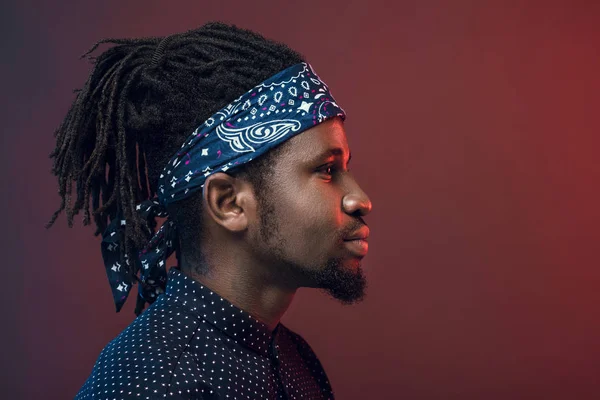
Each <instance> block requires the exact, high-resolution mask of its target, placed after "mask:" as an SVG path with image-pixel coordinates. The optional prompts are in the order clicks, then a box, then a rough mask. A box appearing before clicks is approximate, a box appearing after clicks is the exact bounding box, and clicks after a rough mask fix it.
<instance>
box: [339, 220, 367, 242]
mask: <svg viewBox="0 0 600 400" xmlns="http://www.w3.org/2000/svg"><path fill="white" fill-rule="evenodd" d="M368 226H369V225H367V223H366V222H365V220H364V219H363V218H362V217H358V218H356V219H355V220H354V221H353V222H352V224H351V225H348V226H347V227H345V228H344V229H343V230H341V231H340V232H338V235H337V236H338V240H341V241H343V240H344V238H346V237H348V236H349V235H351V234H352V233H353V232H356V231H358V230H359V229H361V228H364V227H368Z"/></svg>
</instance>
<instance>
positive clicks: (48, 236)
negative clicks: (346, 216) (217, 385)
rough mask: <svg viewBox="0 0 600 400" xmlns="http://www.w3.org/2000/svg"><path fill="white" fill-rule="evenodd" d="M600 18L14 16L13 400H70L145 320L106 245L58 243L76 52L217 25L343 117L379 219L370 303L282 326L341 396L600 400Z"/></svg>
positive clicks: (10, 27) (5, 142) (567, 10)
mask: <svg viewBox="0 0 600 400" xmlns="http://www.w3.org/2000/svg"><path fill="white" fill-rule="evenodd" d="M598 4H599V3H598V2H595V1H564V2H560V3H559V2H553V1H544V2H541V1H540V2H531V1H520V2H512V1H481V2H478V1H452V2H450V1H448V2H443V1H422V0H410V1H401V2H396V3H392V2H383V1H379V2H377V1H371V2H366V1H364V0H362V1H348V0H346V1H344V0H332V1H303V2H271V1H270V2H267V1H251V2H248V1H180V2H164V1H148V0H145V1H141V0H136V1H115V0H110V1H103V2H99V1H96V2H91V1H87V2H81V1H58V2H51V1H36V2H34V1H31V0H25V1H20V2H9V4H3V5H2V8H3V10H2V12H1V14H2V16H1V18H2V24H1V26H2V35H0V36H1V37H2V42H3V44H2V58H1V59H2V61H1V64H0V65H1V68H2V71H1V72H2V73H1V75H0V76H2V82H3V83H2V107H1V110H2V111H1V112H2V116H3V117H2V136H1V138H2V139H1V140H2V143H1V155H2V157H1V159H0V162H1V169H0V176H1V183H2V195H1V196H0V202H1V204H0V206H1V209H2V210H4V213H3V215H2V221H3V225H2V240H1V241H0V243H1V246H2V255H3V260H2V262H3V264H4V267H3V271H4V272H3V273H4V280H3V291H2V300H3V301H2V304H3V306H4V307H3V310H2V316H3V317H2V321H3V328H2V343H3V345H4V347H5V349H4V350H3V355H2V361H3V371H2V393H3V395H2V396H1V397H2V398H6V399H17V398H23V399H34V398H35V399H67V398H72V397H73V396H74V394H75V393H76V391H77V390H78V388H79V387H80V385H81V384H82V383H83V382H84V380H85V379H86V377H87V376H88V374H89V372H90V370H91V368H92V365H93V363H94V361H95V359H96V357H97V356H98V353H99V351H100V350H101V349H102V347H103V346H104V345H105V344H107V343H108V341H109V340H111V339H112V338H114V337H115V336H116V335H117V333H118V332H120V331H121V330H122V329H123V328H124V327H125V326H126V325H127V324H128V323H129V322H130V321H131V320H132V318H133V313H132V304H129V307H127V309H126V310H124V312H122V313H120V314H118V315H117V314H115V313H114V310H113V305H112V304H111V297H110V293H109V289H108V285H107V282H106V277H105V273H104V270H103V266H102V263H101V257H100V252H99V243H98V238H94V237H93V236H92V229H91V228H82V227H81V226H80V225H81V222H80V219H77V227H75V228H74V229H70V230H69V229H67V228H66V223H65V219H64V218H61V219H59V221H58V223H57V226H55V227H54V228H53V229H51V230H50V231H46V230H45V229H44V228H43V226H44V224H45V222H46V221H47V219H48V218H49V217H50V215H51V214H52V212H53V211H54V210H55V208H56V207H57V206H58V204H59V198H58V196H57V194H56V183H55V182H54V180H53V178H51V176H50V166H51V162H50V160H49V159H48V158H47V155H48V153H50V151H51V149H52V147H53V137H52V133H53V131H54V129H55V127H56V126H58V124H59V122H60V120H61V119H62V118H63V116H64V114H65V113H66V111H67V108H68V107H69V105H70V102H71V101H72V99H73V95H72V93H71V91H72V89H75V88H77V87H80V86H81V85H82V84H83V82H84V80H85V78H86V77H87V74H88V71H89V65H88V64H87V63H85V62H84V61H78V59H77V57H78V56H79V55H80V54H81V53H83V52H84V51H85V50H86V49H87V48H88V47H89V46H90V45H91V44H92V43H93V42H95V41H96V40H97V39H100V38H104V37H131V36H154V35H165V34H169V33H173V32H179V31H183V30H187V29H191V28H194V27H196V26H198V25H200V24H202V23H204V22H207V21H210V20H215V19H217V20H224V21H227V22H233V23H236V24H238V25H241V26H244V27H247V28H251V29H254V30H257V31H259V32H261V33H263V34H264V35H266V36H267V37H270V38H274V39H278V40H281V41H283V42H286V43H288V44H289V45H290V46H292V47H294V48H296V49H297V50H299V51H300V52H302V53H303V54H305V55H306V57H307V59H308V60H309V61H310V62H311V63H312V64H313V65H314V66H315V68H316V69H317V71H319V74H320V75H321V76H322V77H323V78H324V79H325V80H326V81H327V83H328V84H329V85H330V87H331V88H332V90H333V92H334V95H335V96H336V98H337V100H338V101H339V103H340V104H341V105H342V106H343V107H344V108H345V109H346V111H347V112H348V114H349V118H348V120H347V130H348V133H349V142H350V146H351V148H352V152H353V157H354V159H353V162H352V164H353V165H352V169H353V171H354V173H355V175H356V176H357V178H358V180H359V182H361V183H362V185H363V187H364V189H365V190H366V191H367V193H369V195H370V196H371V199H372V201H373V205H374V209H373V212H372V214H371V215H369V216H368V217H367V218H366V221H367V222H368V223H369V225H370V227H371V229H372V238H371V239H372V240H371V252H370V254H369V255H368V256H367V258H366V259H365V262H364V265H365V268H366V270H367V274H368V276H369V279H370V288H369V292H368V298H367V299H366V301H365V302H364V303H362V304H360V305H357V306H353V307H343V306H341V305H339V304H337V303H336V302H334V301H332V300H329V299H328V298H327V297H325V296H323V295H321V294H319V293H317V292H314V291H309V290H301V291H300V292H299V294H298V296H297V299H296V301H295V302H294V304H293V306H292V307H291V309H290V310H289V312H288V313H287V315H286V316H285V318H284V322H285V323H287V324H288V325H289V326H290V327H292V328H293V329H295V330H297V331H299V332H300V333H301V334H302V335H303V336H304V337H305V338H307V340H308V341H309V342H310V343H311V344H312V346H313V347H314V349H315V350H316V352H317V353H318V354H319V356H320V357H321V360H322V361H323V364H324V366H325V368H326V370H327V372H328V374H329V376H330V378H331V381H332V384H333V386H334V389H335V390H336V393H337V395H338V398H339V399H356V400H358V399H423V400H434V399H457V400H458V399H460V400H465V399H486V400H496V399H498V400H501V399H502V400H504V399H541V398H543V399H577V400H580V399H598V398H600V378H599V377H600V321H599V320H598V307H599V306H600V292H599V286H600V260H599V258H600V257H599V251H600V243H599V242H600V233H599V226H600V207H599V206H600V188H599V186H598V185H599V183H600V163H599V156H598V152H599V148H600V139H599V136H598V135H599V128H600V121H599V115H600V111H599V106H600V95H599V93H600V79H599V71H600V50H599V49H600V36H599V34H600V7H599V6H598ZM157 134H159V133H157Z"/></svg>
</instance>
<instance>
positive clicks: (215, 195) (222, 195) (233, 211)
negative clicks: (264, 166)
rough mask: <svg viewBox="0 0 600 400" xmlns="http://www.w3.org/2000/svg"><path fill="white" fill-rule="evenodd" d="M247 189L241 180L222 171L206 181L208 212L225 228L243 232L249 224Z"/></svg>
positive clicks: (204, 189)
mask: <svg viewBox="0 0 600 400" xmlns="http://www.w3.org/2000/svg"><path fill="white" fill-rule="evenodd" d="M246 190H247V189H246V188H245V185H244V183H243V182H241V180H239V179H236V178H235V177H233V176H231V175H227V174H225V173H222V172H217V173H215V174H213V175H211V176H209V177H208V178H207V179H206V181H205V182H204V188H203V197H204V204H205V205H206V207H205V208H206V210H205V211H206V213H207V214H208V215H209V216H210V217H211V218H212V219H213V220H214V221H215V222H216V223H217V224H219V225H221V226H222V227H223V228H225V229H227V230H229V231H232V232H241V231H244V230H246V228H247V226H248V215H247V213H246V209H245V206H246V200H247V199H246V196H247V193H245V191H246Z"/></svg>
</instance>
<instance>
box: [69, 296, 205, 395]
mask: <svg viewBox="0 0 600 400" xmlns="http://www.w3.org/2000/svg"><path fill="white" fill-rule="evenodd" d="M200 322H201V321H200V320H199V319H198V318H196V317H195V316H194V315H193V314H191V313H189V312H188V311H187V310H186V309H185V308H184V307H181V306H180V305H179V304H178V303H177V302H175V301H171V300H168V299H166V298H164V297H163V296H161V297H159V299H157V301H156V302H155V303H154V304H152V306H150V307H149V308H148V309H147V310H146V311H144V312H143V313H142V314H141V315H140V316H138V317H137V318H136V319H135V320H134V321H133V322H132V323H131V324H130V325H129V326H128V327H127V328H125V330H123V331H122V332H121V333H120V334H119V335H118V336H117V337H116V338H114V339H113V340H112V341H111V342H110V343H108V344H107V345H106V346H105V347H104V349H103V350H102V352H101V353H100V355H99V357H98V359H97V360H96V363H95V365H94V368H93V370H92V373H91V374H90V376H89V378H88V380H87V381H86V382H85V384H84V386H83V387H82V388H81V391H80V392H79V394H78V396H77V399H84V398H87V396H89V395H92V394H93V395H94V396H96V395H98V394H107V395H108V394H111V393H110V392H113V391H115V392H114V393H112V394H115V395H117V397H118V398H121V396H123V398H126V397H125V395H127V394H130V393H134V394H137V393H138V392H139V391H142V390H144V391H147V393H151V394H158V393H161V392H162V393H164V391H165V390H166V389H167V387H168V384H169V382H170V379H171V375H172V373H173V371H174V370H175V369H176V367H177V365H178V363H179V361H180V360H181V359H182V356H183V355H184V354H183V353H185V351H186V348H188V344H189V342H190V341H191V340H192V339H193V337H194V335H195V333H196V332H197V330H198V329H199V328H200V326H199V325H200ZM107 388H110V389H111V390H109V393H105V390H107ZM100 397H102V396H100Z"/></svg>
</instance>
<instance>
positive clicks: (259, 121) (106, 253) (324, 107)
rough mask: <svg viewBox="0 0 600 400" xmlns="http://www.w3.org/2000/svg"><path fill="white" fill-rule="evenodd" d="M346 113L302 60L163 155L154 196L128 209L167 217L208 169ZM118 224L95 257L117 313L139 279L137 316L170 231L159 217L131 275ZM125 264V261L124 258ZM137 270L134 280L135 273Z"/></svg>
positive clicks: (153, 293) (160, 285)
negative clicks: (99, 260)
mask: <svg viewBox="0 0 600 400" xmlns="http://www.w3.org/2000/svg"><path fill="white" fill-rule="evenodd" d="M338 116H339V117H341V118H342V119H345V118H346V114H345V112H344V110H343V109H342V108H340V107H339V106H338V105H337V104H336V102H335V100H334V99H333V97H332V95H331V93H330V92H329V88H328V87H327V85H326V84H325V83H324V82H323V81H322V80H321V79H320V78H319V76H318V75H317V74H315V72H314V71H313V69H312V67H311V66H310V65H309V64H307V63H300V64H296V65H293V66H291V67H289V68H287V69H285V70H283V71H281V72H279V73H278V74H276V75H274V76H272V77H271V78H269V79H267V80H266V81H264V82H262V83H261V84H259V85H257V86H255V87H254V88H252V89H250V90H249V91H248V92H246V93H244V94H243V95H242V96H240V97H239V98H238V99H236V100H234V101H233V102H232V103H231V104H229V105H228V106H226V107H225V108H223V109H221V110H219V111H217V112H216V113H215V114H213V115H212V116H211V117H210V118H209V119H207V120H206V121H205V122H204V123H203V124H202V125H200V126H199V127H198V128H197V129H196V130H195V131H194V132H193V133H192V134H191V135H190V136H189V137H188V138H187V139H186V141H185V142H184V143H183V145H182V146H181V149H179V151H178V152H177V154H175V155H174V156H173V158H171V160H170V161H169V162H168V163H167V166H166V167H165V168H164V170H163V172H162V174H161V175H160V178H159V181H158V193H157V196H158V197H157V198H154V199H151V200H146V201H144V202H142V203H141V204H138V206H137V207H136V208H137V210H138V212H139V213H140V215H141V216H142V218H145V219H147V220H148V221H149V222H151V221H152V220H154V218H156V217H168V215H167V212H166V206H167V205H168V204H171V203H174V202H177V201H179V200H183V199H185V198H187V197H189V196H191V195H192V194H193V193H195V192H197V191H198V190H201V189H202V188H203V187H204V182H205V180H206V178H207V177H208V176H209V175H211V174H214V173H216V172H226V171H230V170H234V169H236V168H238V167H240V166H242V165H243V164H245V163H247V162H249V161H251V160H252V159H254V158H256V157H258V156H260V155H262V154H264V153H266V152H268V151H269V150H271V149H272V148H274V147H276V146H278V145H280V144H281V143H283V142H285V141H286V140H288V139H290V138H292V137H293V136H295V135H297V134H299V133H301V132H303V131H305V130H307V129H309V128H312V127H313V126H315V125H317V124H320V123H321V122H323V121H325V120H327V119H330V118H333V117H338ZM125 224H126V221H125V220H121V219H120V218H115V219H113V220H112V221H111V223H110V225H109V226H108V228H107V229H106V231H105V232H104V234H103V236H102V244H101V247H102V257H103V259H104V265H105V267H106V273H107V275H108V280H109V282H110V285H111V288H112V293H113V297H114V301H115V305H116V309H117V312H119V311H120V310H121V307H122V306H123V304H124V303H125V301H126V300H127V296H128V295H129V291H130V290H131V287H132V285H133V283H134V282H133V281H134V280H137V281H139V286H138V299H137V305H136V309H135V313H136V315H139V314H140V313H141V311H142V309H143V308H144V305H145V303H146V302H148V303H152V302H154V300H155V299H156V297H157V296H158V294H160V293H162V292H163V291H164V289H165V287H166V281H167V272H166V265H165V264H166V261H167V258H168V257H169V256H170V255H171V254H172V253H173V252H174V251H175V243H176V241H177V236H176V235H177V233H176V227H175V225H174V222H173V221H172V220H170V219H167V220H166V221H165V223H164V224H163V225H162V226H161V227H160V229H158V231H157V232H156V233H155V234H154V236H153V237H152V238H151V239H150V242H149V243H148V245H147V246H146V248H145V249H143V250H142V251H141V252H139V260H136V265H135V275H134V276H132V275H131V274H130V272H129V269H128V268H127V267H126V266H123V265H121V264H122V263H121V257H120V254H121V249H119V238H120V237H122V230H121V229H120V228H121V226H122V225H125ZM125 262H126V263H127V264H128V265H129V262H130V260H129V259H128V258H127V257H125ZM140 270H141V277H140V278H138V277H137V272H138V271H140Z"/></svg>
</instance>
